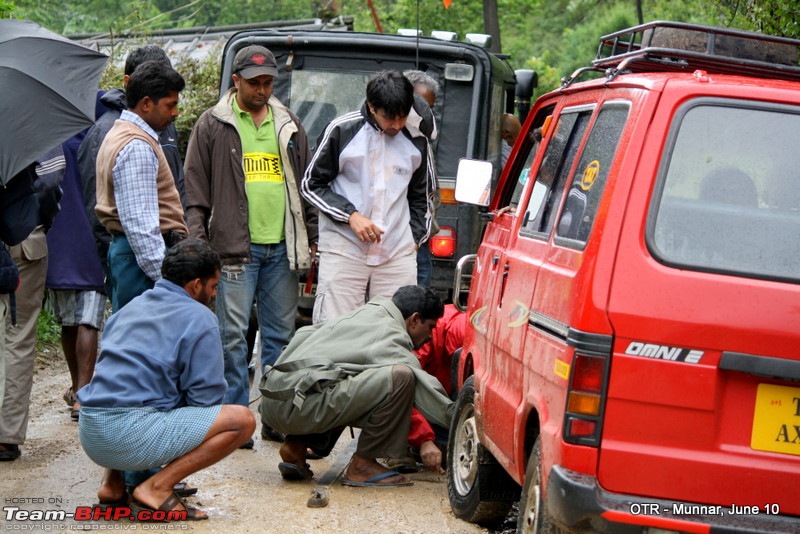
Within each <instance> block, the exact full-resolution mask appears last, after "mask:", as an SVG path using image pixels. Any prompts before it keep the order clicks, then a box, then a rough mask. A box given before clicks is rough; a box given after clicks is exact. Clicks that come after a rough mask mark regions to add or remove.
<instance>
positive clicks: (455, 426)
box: [447, 377, 514, 526]
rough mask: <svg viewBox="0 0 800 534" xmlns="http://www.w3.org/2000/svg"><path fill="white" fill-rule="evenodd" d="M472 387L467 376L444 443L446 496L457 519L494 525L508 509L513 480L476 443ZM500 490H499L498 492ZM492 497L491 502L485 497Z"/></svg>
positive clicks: (473, 387) (477, 441) (470, 380)
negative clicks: (509, 485) (505, 486)
mask: <svg viewBox="0 0 800 534" xmlns="http://www.w3.org/2000/svg"><path fill="white" fill-rule="evenodd" d="M474 399H475V386H474V379H473V377H470V378H468V379H467V381H466V382H464V385H463V386H462V387H461V391H460V392H459V394H458V399H457V400H456V406H455V410H454V412H453V421H452V423H451V425H450V436H449V441H448V443H447V494H448V496H449V498H450V507H451V508H452V509H453V514H455V516H456V517H458V518H460V519H463V520H465V521H469V522H470V523H478V524H480V525H484V526H486V525H494V524H496V523H498V522H499V521H501V520H502V519H503V518H504V517H505V516H506V515H507V514H508V511H509V510H510V509H511V506H512V504H513V499H510V498H509V495H513V494H514V488H511V491H510V492H509V491H507V488H504V487H500V488H498V485H507V484H508V483H509V482H511V483H512V485H513V480H512V479H511V478H510V477H509V476H508V474H507V473H506V472H505V471H504V470H503V468H502V467H501V466H500V465H499V464H498V463H497V461H496V460H495V459H494V458H493V457H492V455H491V454H490V453H489V451H487V450H486V449H485V448H484V447H483V445H481V444H480V441H479V440H478V429H477V426H476V423H475V405H474ZM498 489H500V491H497V490H498ZM486 495H492V496H493V497H494V498H493V500H488V499H486V498H485V496H486Z"/></svg>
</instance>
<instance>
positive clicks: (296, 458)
mask: <svg viewBox="0 0 800 534" xmlns="http://www.w3.org/2000/svg"><path fill="white" fill-rule="evenodd" d="M278 452H279V453H280V455H281V460H283V461H284V462H288V463H290V464H294V465H296V466H297V467H301V468H305V465H306V454H308V449H307V445H306V444H305V443H303V442H302V441H297V440H293V439H288V440H286V441H285V442H284V443H283V445H281V448H280V451H278Z"/></svg>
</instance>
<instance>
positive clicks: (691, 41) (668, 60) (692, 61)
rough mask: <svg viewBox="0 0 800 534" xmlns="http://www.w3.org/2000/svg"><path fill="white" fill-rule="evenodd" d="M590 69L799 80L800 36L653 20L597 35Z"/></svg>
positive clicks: (611, 75)
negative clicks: (702, 71) (607, 33)
mask: <svg viewBox="0 0 800 534" xmlns="http://www.w3.org/2000/svg"><path fill="white" fill-rule="evenodd" d="M592 67H594V68H596V69H611V70H610V71H607V72H608V75H609V77H610V78H613V77H616V75H617V74H619V73H621V72H623V71H626V72H694V71H695V70H698V69H701V70H705V71H707V72H709V73H715V74H735V75H741V76H756V77H761V78H773V79H781V80H794V81H800V40H797V39H789V38H786V37H775V36H772V35H764V34H761V33H755V32H748V31H743V30H733V29H729V28H716V27H713V26H701V25H698V24H687V23H681V22H666V21H655V22H649V23H647V24H642V25H640V26H634V27H633V28H628V29H627V30H622V31H619V32H616V33H612V34H609V35H605V36H603V37H601V38H600V46H599V48H598V50H597V56H596V58H595V59H594V61H592Z"/></svg>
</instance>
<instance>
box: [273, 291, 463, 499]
mask: <svg viewBox="0 0 800 534" xmlns="http://www.w3.org/2000/svg"><path fill="white" fill-rule="evenodd" d="M443 311H444V307H443V305H442V301H441V300H440V299H439V297H438V296H436V294H435V293H434V292H433V291H431V290H430V289H428V288H423V287H420V286H403V287H401V288H400V289H398V290H397V292H395V294H394V295H393V296H392V299H391V300H389V299H387V298H384V297H375V298H374V299H372V300H371V301H370V302H368V303H367V304H365V305H364V306H362V307H361V308H359V309H357V310H356V311H354V312H351V313H349V314H345V315H341V316H339V317H337V318H336V319H333V320H331V321H328V322H327V323H324V324H320V325H314V326H309V327H305V328H301V329H300V330H299V331H298V332H297V334H296V335H295V337H294V339H292V341H291V343H289V346H288V347H286V350H284V352H283V354H282V355H281V357H280V358H279V359H278V361H277V363H276V364H275V366H274V367H272V368H269V369H268V370H267V372H266V374H265V375H264V377H263V378H262V380H261V384H260V389H261V394H262V399H261V407H260V411H261V417H262V419H264V420H265V421H267V423H268V424H270V425H271V426H272V427H273V428H275V429H277V430H279V431H281V432H285V433H286V434H287V436H286V442H285V443H284V444H283V446H282V447H281V450H280V454H281V458H282V459H283V462H281V463H280V464H279V466H278V469H279V470H280V472H281V474H282V475H283V477H284V478H286V479H290V480H292V479H294V480H302V479H309V478H311V477H312V476H313V473H312V472H311V470H310V469H309V467H308V464H306V454H307V448H308V447H311V448H312V449H314V450H316V451H319V450H325V452H330V447H331V446H332V443H330V439H329V438H332V439H335V438H336V437H338V432H337V431H339V432H340V431H341V429H342V428H343V427H345V426H354V427H358V428H361V435H360V437H359V440H358V446H357V449H356V452H355V454H354V455H353V460H352V461H351V463H350V466H349V467H348V468H347V472H346V473H345V478H344V480H343V483H344V484H346V485H351V486H387V485H388V486H399V485H402V486H405V485H410V484H411V482H410V481H409V480H408V479H406V478H405V477H403V476H402V475H400V474H399V473H397V472H396V471H389V470H387V469H386V468H385V467H383V466H382V465H380V464H379V463H378V462H377V460H376V458H385V457H395V456H396V455H397V454H400V455H403V454H405V453H406V450H407V447H408V428H409V421H410V418H409V416H410V413H411V408H412V406H414V407H416V408H417V409H419V410H420V411H421V412H422V413H423V415H425V417H426V418H427V419H428V420H429V421H433V422H435V423H436V424H438V425H441V426H443V427H445V428H447V427H449V426H450V417H451V415H452V410H453V403H452V402H451V401H450V399H449V398H448V397H447V394H446V393H445V391H444V388H443V387H442V385H441V384H440V383H439V381H438V380H437V379H436V378H435V377H434V376H432V375H430V374H428V373H427V372H425V371H424V370H423V369H422V367H421V366H420V364H419V360H418V359H417V357H416V356H415V355H414V353H413V352H412V351H413V350H414V349H417V348H419V347H421V346H422V345H423V344H424V343H425V342H427V341H428V340H429V339H430V337H431V329H432V328H433V327H434V326H435V325H436V321H437V320H438V319H439V318H440V317H441V316H442V314H443ZM326 434H328V436H326ZM331 434H332V436H331ZM323 454H324V453H323Z"/></svg>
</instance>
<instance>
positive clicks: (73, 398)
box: [61, 387, 78, 408]
mask: <svg viewBox="0 0 800 534" xmlns="http://www.w3.org/2000/svg"><path fill="white" fill-rule="evenodd" d="M61 398H62V399H64V402H66V403H67V406H69V407H70V408H72V406H73V405H74V404H75V403H76V402H78V396H77V395H75V392H74V391H72V387H70V388H68V389H67V391H65V392H64V396H63V397H61Z"/></svg>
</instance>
